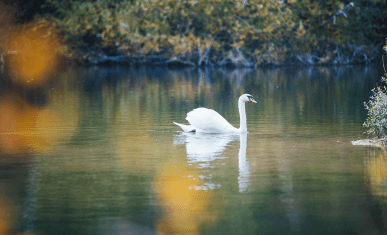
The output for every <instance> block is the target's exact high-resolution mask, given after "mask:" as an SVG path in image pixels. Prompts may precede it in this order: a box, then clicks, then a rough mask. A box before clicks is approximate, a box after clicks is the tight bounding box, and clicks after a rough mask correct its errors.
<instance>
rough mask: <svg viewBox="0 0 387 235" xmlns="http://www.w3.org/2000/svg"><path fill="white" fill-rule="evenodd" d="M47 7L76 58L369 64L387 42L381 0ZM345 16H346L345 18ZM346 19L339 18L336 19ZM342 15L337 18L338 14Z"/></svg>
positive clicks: (209, 0) (76, 2) (152, 0)
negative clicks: (92, 55)
mask: <svg viewBox="0 0 387 235" xmlns="http://www.w3.org/2000/svg"><path fill="white" fill-rule="evenodd" d="M348 4H350V2H348V1H335V0H328V1H323V0H316V1H313V0H301V1H295V0H288V1H273V0H226V1H224V0H166V1H159V0H147V1H144V0H132V1H112V0H99V1H82V0H72V1H59V0H47V2H46V4H45V5H44V6H43V7H44V8H45V10H46V12H47V13H46V14H44V15H43V16H41V18H40V19H44V20H48V19H49V20H51V21H54V22H55V25H56V26H58V31H59V34H61V35H62V37H63V39H64V41H65V42H66V43H65V45H66V46H65V48H64V49H65V50H64V51H65V53H66V55H67V56H69V57H73V58H79V57H82V56H85V55H86V54H87V53H89V52H90V50H99V51H100V52H101V53H102V54H103V55H107V56H112V55H144V56H149V55H160V56H163V57H165V58H172V57H178V58H179V59H181V60H184V61H191V62H194V63H195V64H199V65H201V64H210V63H215V64H216V63H217V64H222V63H223V64H225V63H227V61H229V62H232V63H234V64H235V63H237V64H238V63H239V64H241V65H248V66H252V65H259V64H283V63H294V62H301V63H307V64H321V63H333V64H344V63H353V62H367V61H369V60H370V58H371V57H372V53H373V52H374V49H375V47H376V46H377V45H378V43H379V42H380V41H381V40H382V39H384V38H385V37H386V35H385V34H386V33H387V30H386V26H385V24H384V23H383V22H384V18H383V17H384V15H386V14H384V13H387V12H386V10H385V9H387V8H386V6H387V3H386V2H385V1H381V0H374V1H362V0H357V1H354V2H353V4H352V5H351V6H350V7H347V8H346V6H348ZM341 10H345V11H342V12H340V11H341ZM338 12H339V14H337V13H338ZM335 14H336V15H337V16H335V17H334V15H335Z"/></svg>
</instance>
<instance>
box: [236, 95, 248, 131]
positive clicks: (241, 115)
mask: <svg viewBox="0 0 387 235" xmlns="http://www.w3.org/2000/svg"><path fill="white" fill-rule="evenodd" d="M238 108H239V118H240V122H241V125H240V126H239V131H240V132H247V124H246V109H245V102H243V101H242V100H240V99H239V100H238Z"/></svg>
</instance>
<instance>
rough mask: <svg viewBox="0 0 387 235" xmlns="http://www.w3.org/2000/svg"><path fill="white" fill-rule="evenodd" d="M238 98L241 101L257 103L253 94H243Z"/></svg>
mask: <svg viewBox="0 0 387 235" xmlns="http://www.w3.org/2000/svg"><path fill="white" fill-rule="evenodd" d="M239 100H242V101H243V102H252V103H257V101H255V100H254V98H253V96H252V95H250V94H243V95H241V96H240V97H239Z"/></svg>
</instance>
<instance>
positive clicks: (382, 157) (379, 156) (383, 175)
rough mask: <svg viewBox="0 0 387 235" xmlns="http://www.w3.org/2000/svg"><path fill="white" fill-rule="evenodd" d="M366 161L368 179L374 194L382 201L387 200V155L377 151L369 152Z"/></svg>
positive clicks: (371, 150)
mask: <svg viewBox="0 0 387 235" xmlns="http://www.w3.org/2000/svg"><path fill="white" fill-rule="evenodd" d="M367 153H368V157H367V158H366V159H365V164H366V179H367V181H368V182H369V184H370V186H371V190H372V194H373V195H374V196H375V197H377V198H381V199H386V198H387V155H386V153H385V152H381V151H378V150H375V149H370V150H368V151H367Z"/></svg>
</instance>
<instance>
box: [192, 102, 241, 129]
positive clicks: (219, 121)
mask: <svg viewBox="0 0 387 235" xmlns="http://www.w3.org/2000/svg"><path fill="white" fill-rule="evenodd" d="M185 119H187V121H188V122H189V123H190V124H191V125H192V126H193V127H195V129H196V131H197V132H207V133H225V132H237V131H238V129H237V128H235V127H233V126H232V125H231V124H230V123H229V122H228V121H227V120H226V119H224V117H222V116H221V115H220V114H219V113H217V112H216V111H214V110H212V109H207V108H197V109H194V110H192V111H191V112H189V113H188V114H187V117H186V118H185Z"/></svg>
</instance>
